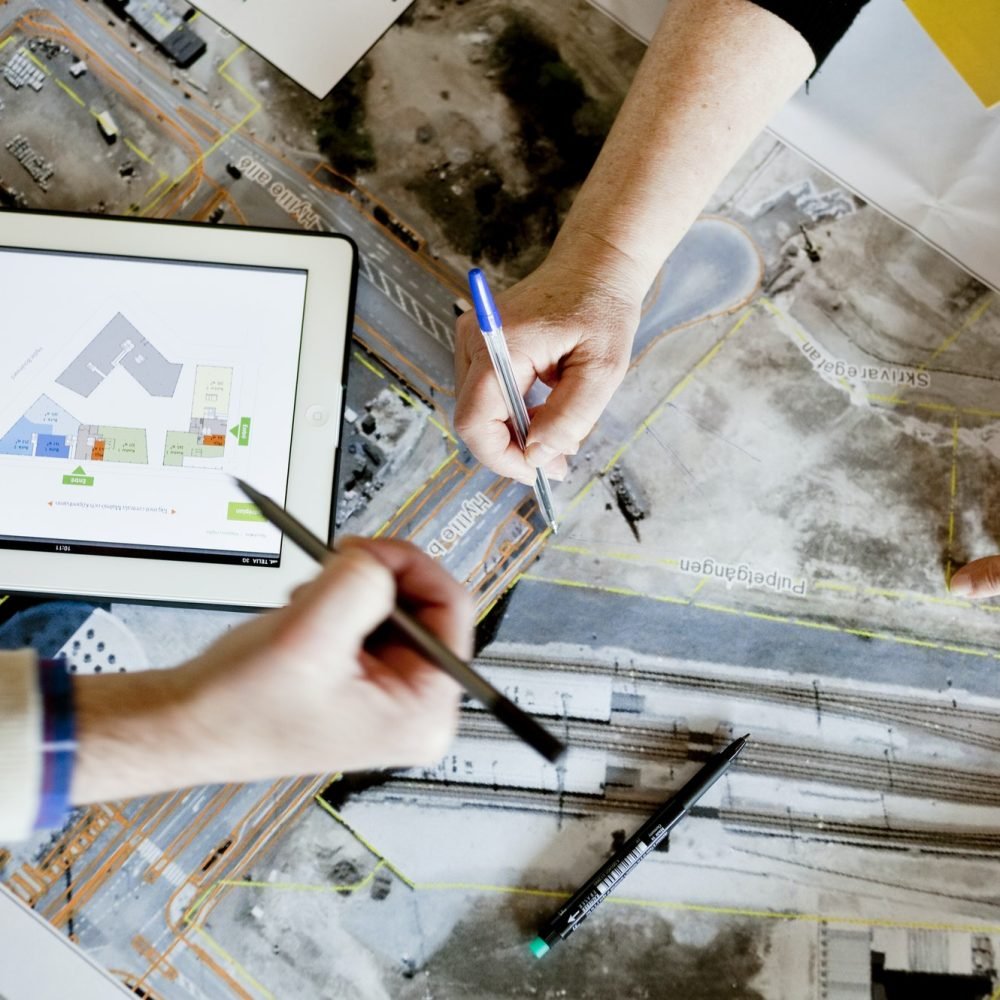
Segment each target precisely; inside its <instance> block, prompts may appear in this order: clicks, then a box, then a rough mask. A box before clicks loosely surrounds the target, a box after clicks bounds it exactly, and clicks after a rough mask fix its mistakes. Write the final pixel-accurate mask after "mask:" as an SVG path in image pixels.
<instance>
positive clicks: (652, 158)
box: [552, 0, 815, 298]
mask: <svg viewBox="0 0 1000 1000" xmlns="http://www.w3.org/2000/svg"><path fill="white" fill-rule="evenodd" d="M814 66H815V58H814V56H813V52H812V49H811V48H810V46H809V44H808V43H807V42H806V41H805V39H804V38H803V37H802V36H801V35H800V34H799V33H798V31H796V30H795V29H794V28H792V27H791V26H789V25H788V24H787V23H786V22H785V21H783V20H782V19H781V18H779V17H777V16H776V15H774V14H771V13H770V12H768V11H766V10H763V9H761V8H760V7H757V6H756V5H755V4H753V3H751V2H750V0H671V2H670V4H669V6H668V8H667V11H666V13H665V15H664V17H663V20H662V22H661V24H660V26H659V28H658V29H657V32H656V35H655V36H654V38H653V40H652V42H651V43H650V46H649V50H648V52H647V53H646V56H645V58H644V59H643V61H642V64H641V65H640V67H639V70H638V72H637V73H636V77H635V80H634V81H633V84H632V87H631V90H630V91H629V94H628V97H627V98H626V100H625V103H624V104H623V106H622V109H621V112H620V113H619V115H618V118H617V120H616V122H615V125H614V127H613V128H612V130H611V133H610V135H609V136H608V140H607V142H606V143H605V145H604V148H603V150H602V151H601V154H600V156H599V158H598V160H597V162H596V164H595V165H594V168H593V170H592V171H591V173H590V176H589V177H588V178H587V181H586V182H585V184H584V185H583V187H582V188H581V190H580V193H579V194H578V196H577V198H576V201H575V202H574V204H573V208H572V210H571V211H570V213H569V215H568V217H567V219H566V222H565V224H564V226H563V228H562V231H561V232H560V234H559V237H558V238H557V240H556V242H555V245H554V247H553V251H552V252H553V255H554V256H555V257H556V258H557V259H561V260H562V261H563V263H564V264H569V265H570V266H572V267H574V268H575V269H578V270H582V271H583V272H585V273H587V274H589V275H591V276H592V277H594V278H595V279H597V280H600V281H602V282H604V283H606V284H608V285H610V286H611V287H612V288H613V289H614V290H615V291H616V292H618V293H619V294H621V295H622V296H626V297H631V298H634V297H636V296H640V297H641V296H642V295H643V294H644V293H645V291H646V290H647V289H648V287H649V286H650V284H651V283H652V281H653V279H654V277H655V276H656V274H657V272H658V271H659V269H660V268H661V267H662V265H663V262H664V260H666V258H667V257H668V256H669V254H670V252H671V251H672V250H673V249H674V247H675V246H676V245H677V243H678V242H679V241H680V239H681V237H682V236H683V235H684V233H685V232H686V231H687V229H688V228H689V226H690V225H691V223H692V222H693V221H694V219H695V218H696V217H697V215H698V213H699V212H700V211H701V209H702V207H703V206H704V204H705V202H706V201H707V200H708V198H709V197H710V196H711V194H712V192H713V191H714V190H715V189H716V188H717V187H718V185H719V184H720V182H721V181H722V179H723V178H724V177H725V175H726V174H727V173H728V172H729V170H730V169H731V168H732V166H733V164H734V163H735V162H736V160H737V159H738V158H739V157H740V156H741V155H742V153H743V152H744V150H745V149H746V148H747V146H748V145H749V144H750V142H751V141H752V140H753V139H754V138H755V137H756V136H757V135H758V134H759V132H760V131H761V129H762V128H763V127H764V125H765V124H766V123H767V121H768V120H769V119H770V117H771V116H772V115H773V114H774V112H775V111H776V110H777V109H778V108H779V107H781V105H782V104H783V103H784V102H785V101H786V100H787V99H788V98H789V97H790V96H791V95H792V94H793V93H794V92H795V90H796V89H797V88H798V87H799V85H800V84H801V83H802V81H803V80H805V79H806V77H807V76H808V75H809V73H810V72H811V71H812V69H813V67H814Z"/></svg>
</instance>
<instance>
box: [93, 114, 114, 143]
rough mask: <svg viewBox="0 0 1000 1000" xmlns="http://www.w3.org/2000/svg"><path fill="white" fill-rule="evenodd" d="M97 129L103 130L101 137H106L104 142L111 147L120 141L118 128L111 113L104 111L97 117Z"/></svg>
mask: <svg viewBox="0 0 1000 1000" xmlns="http://www.w3.org/2000/svg"><path fill="white" fill-rule="evenodd" d="M97 127H98V128H99V129H100V130H101V135H103V136H104V141H105V142H106V143H107V144H108V145H109V146H111V145H113V144H114V143H116V142H117V141H118V136H119V132H118V126H117V125H116V124H115V120H114V118H112V117H111V112H110V111H102V112H101V113H100V114H99V115H98V116H97Z"/></svg>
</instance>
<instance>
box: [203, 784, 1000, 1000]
mask: <svg viewBox="0 0 1000 1000" xmlns="http://www.w3.org/2000/svg"><path fill="white" fill-rule="evenodd" d="M338 777H339V776H338ZM334 780H335V781H336V780H337V779H336V778H335V779H334ZM315 801H316V803H317V804H318V805H319V806H320V807H321V808H322V809H323V810H324V811H326V812H327V813H328V814H329V815H330V816H331V817H332V818H333V819H334V820H336V822H337V823H339V824H340V825H341V826H342V827H343V828H344V829H345V830H346V831H347V832H348V833H349V834H350V835H351V836H352V837H354V839H355V840H356V841H357V842H358V843H359V844H360V845H361V846H362V847H364V848H365V850H367V851H368V852H369V853H370V854H372V856H373V857H375V859H376V864H375V866H374V867H373V868H372V870H371V871H370V872H369V873H368V875H366V876H365V877H364V878H363V879H361V880H360V881H359V882H356V883H351V884H347V885H343V886H332V885H324V884H319V885H311V884H294V883H270V882H262V883H253V882H243V881H240V880H237V879H228V880H224V881H220V882H217V883H216V884H215V886H213V887H212V888H213V889H214V888H215V887H217V886H221V885H226V886H228V887H230V888H238V887H239V886H241V885H242V886H248V887H255V888H275V889H277V890H278V891H285V892H321V893H333V892H352V893H353V892H355V891H357V890H358V889H360V888H362V887H364V886H365V885H367V884H368V883H369V882H370V881H371V880H372V879H373V878H374V876H375V873H376V872H377V871H379V869H380V868H383V867H384V868H386V869H388V870H389V871H391V872H392V873H393V874H394V875H395V876H396V877H397V878H398V879H399V880H400V881H401V882H402V883H403V884H404V885H406V886H407V887H408V888H410V889H412V890H413V891H414V892H466V893H497V894H503V895H514V896H526V897H535V898H543V899H567V898H568V897H569V895H570V893H568V892H566V891H564V890H561V889H546V888H541V887H532V886H517V885H495V884H492V883H487V882H421V881H418V880H416V879H413V878H410V877H409V876H408V875H406V874H404V873H403V872H402V871H401V870H400V869H399V868H398V867H397V866H396V865H394V864H392V862H390V861H389V859H388V858H387V857H386V856H385V855H384V854H383V853H382V852H381V851H379V849H378V848H377V847H375V846H374V845H373V844H372V843H371V841H369V840H368V839H367V838H365V837H364V836H363V835H362V834H361V832H360V831H359V830H358V829H357V828H356V827H354V826H352V825H351V824H350V823H348V822H347V820H346V819H345V818H344V817H343V816H342V815H341V814H340V813H339V812H338V811H337V810H336V809H334V808H333V807H332V806H330V805H329V803H327V802H326V801H324V800H323V799H322V798H321V797H320V796H319V795H317V796H316V797H315ZM209 891H211V890H209ZM606 902H607V903H608V904H609V905H612V906H626V907H633V908H637V909H653V910H673V911H678V912H686V913H707V914H713V915H716V916H729V917H743V918H752V919H758V920H785V921H797V922H803V923H814V924H824V923H825V924H835V925H845V926H855V927H893V928H901V929H905V930H932V931H953V932H963V933H969V934H1000V925H992V924H959V923H954V924H951V923H945V922H943V921H931V920H899V919H892V918H888V917H854V916H847V915H838V914H827V913H807V912H804V911H798V910H765V909H759V908H753V907H743V906H717V905H712V904H707V903H685V902H681V901H679V900H656V899H637V898H634V897H630V896H611V897H609V898H608V899H607V900H606ZM189 919H192V918H189V917H185V920H189ZM195 930H198V931H199V933H200V932H201V931H200V928H198V927H195ZM219 953H220V954H222V955H224V956H225V957H227V959H228V960H229V961H231V962H233V965H234V967H236V968H242V967H241V966H239V965H238V963H236V962H235V960H234V959H232V957H231V956H228V954H227V953H226V952H224V950H222V949H221V946H220V950H219ZM242 971H243V972H244V974H245V975H247V977H248V981H253V982H255V981H254V980H252V979H251V978H250V977H249V973H246V971H245V970H242ZM256 985H257V986H258V987H259V988H260V984H256Z"/></svg>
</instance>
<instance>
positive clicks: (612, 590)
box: [518, 573, 1000, 660]
mask: <svg viewBox="0 0 1000 1000" xmlns="http://www.w3.org/2000/svg"><path fill="white" fill-rule="evenodd" d="M518 579H519V580H531V581H534V582H536V583H548V584H551V585H553V586H557V587H574V588H576V589H578V590H595V591H600V592H602V593H605V594H616V595H618V596H620V597H640V598H643V599H644V600H648V601H659V602H660V603H663V604H686V605H690V606H691V607H694V608H699V609H700V610H702V611H712V612H715V613H717V614H727V615H739V616H740V617H743V618H758V619H761V620H762V621H769V622H776V623H777V624H780V625H794V626H796V627H797V628H814V629H822V630H824V631H826V632H841V633H844V634H846V635H857V636H861V637H863V638H865V639H878V640H879V641H881V642H895V643H898V644H900V645H903V646H920V647H922V648H925V649H939V650H942V651H944V652H947V653H958V654H960V655H962V656H976V657H979V658H981V659H994V660H1000V653H994V652H990V651H987V650H982V649H973V648H972V647H970V646H953V645H951V644H950V643H944V642H934V641H931V640H928V639H911V638H909V637H908V636H902V635H892V634H891V633H889V632H876V631H873V630H870V629H861V628H848V627H846V626H844V625H830V624H828V623H826V622H811V621H808V620H807V619H804V618H796V617H792V616H790V615H774V614H768V613H765V612H763V611H749V610H747V609H745V608H735V607H731V606H729V605H725V604H715V603H711V602H708V601H695V600H692V599H691V598H689V597H674V596H672V595H667V594H651V593H648V592H647V593H643V592H640V591H638V590H630V589H628V588H626V587H608V586H604V585H602V584H597V583H585V582H583V581H582V580H567V579H564V578H559V577H547V576H538V575H536V574H534V573H522V574H521V575H520V577H519V578H518Z"/></svg>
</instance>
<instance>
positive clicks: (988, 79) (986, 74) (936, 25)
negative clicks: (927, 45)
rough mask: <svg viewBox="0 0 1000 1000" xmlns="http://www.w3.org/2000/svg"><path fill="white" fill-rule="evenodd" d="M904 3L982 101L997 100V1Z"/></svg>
mask: <svg viewBox="0 0 1000 1000" xmlns="http://www.w3.org/2000/svg"><path fill="white" fill-rule="evenodd" d="M906 5H907V6H908V7H909V8H910V11H911V12H912V13H913V16H914V17H915V18H916V19H917V20H918V21H919V22H920V24H921V25H922V26H923V28H924V30H925V31H926V32H927V34H928V35H930V36H931V38H932V39H934V42H935V44H936V45H937V47H938V48H939V49H940V50H941V51H942V52H943V53H944V54H945V56H947V58H948V61H949V62H950V63H951V64H952V66H954V67H955V69H956V70H957V71H958V73H959V75H960V76H961V77H962V79H963V80H965V82H966V83H967V84H968V85H969V86H970V87H971V88H972V90H973V91H974V92H975V94H976V96H977V97H978V98H979V99H980V100H981V101H982V102H983V104H985V105H986V107H988V108H991V107H993V106H994V105H995V104H998V103H1000V3H998V2H997V0H906Z"/></svg>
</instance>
